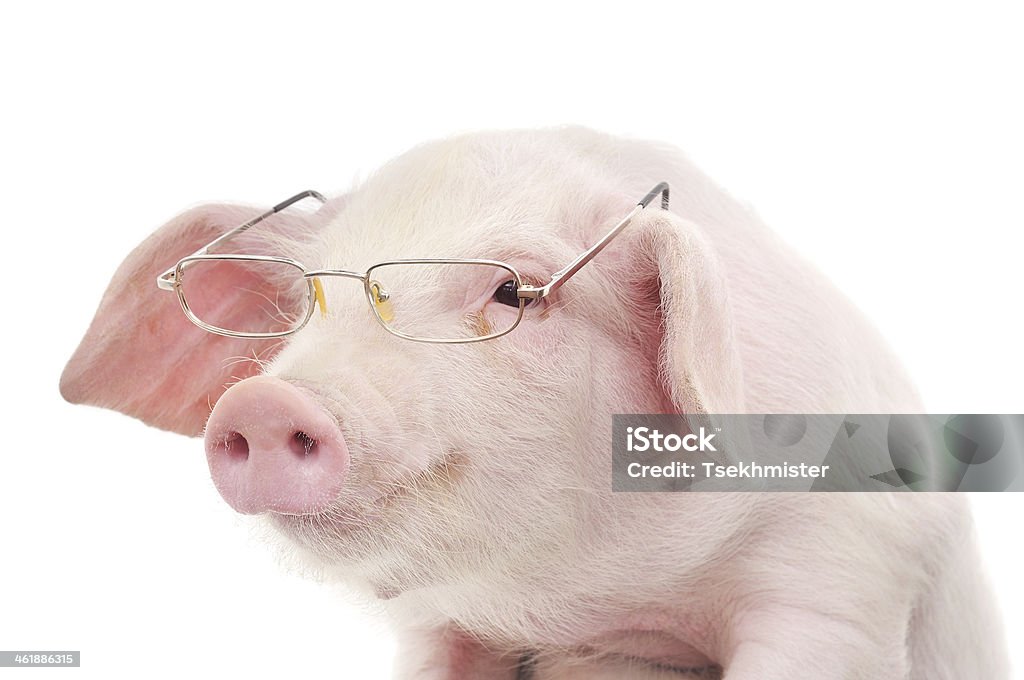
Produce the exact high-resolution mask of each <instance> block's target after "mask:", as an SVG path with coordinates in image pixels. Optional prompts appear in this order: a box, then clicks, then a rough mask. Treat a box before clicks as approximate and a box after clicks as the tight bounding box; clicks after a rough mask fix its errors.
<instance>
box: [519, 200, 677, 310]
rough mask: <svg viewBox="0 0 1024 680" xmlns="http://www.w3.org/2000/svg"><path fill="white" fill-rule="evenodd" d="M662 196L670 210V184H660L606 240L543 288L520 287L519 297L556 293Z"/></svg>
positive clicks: (571, 263) (605, 237) (559, 272)
mask: <svg viewBox="0 0 1024 680" xmlns="http://www.w3.org/2000/svg"><path fill="white" fill-rule="evenodd" d="M658 194H661V207H662V209H663V210H668V195H669V188H668V182H659V183H658V184H657V185H656V186H655V187H654V188H653V189H651V190H650V191H648V192H647V195H646V196H644V197H643V198H642V199H640V202H639V203H637V204H636V207H634V208H633V210H632V211H631V212H630V213H629V214H628V215H626V217H625V218H623V219H622V221H621V222H619V223H618V224H616V225H615V226H614V227H612V230H611V231H609V232H608V233H607V234H605V236H604V238H602V239H601V240H600V241H598V242H597V243H595V244H594V245H592V246H591V247H590V248H589V249H587V250H586V251H585V252H583V253H582V254H581V255H580V256H579V257H577V258H576V259H575V260H573V261H572V262H570V263H569V264H567V265H566V266H565V267H562V268H561V269H559V270H558V271H557V272H555V273H554V274H552V275H551V280H550V281H548V282H547V283H546V284H545V285H543V286H538V287H534V286H520V287H519V297H521V298H526V299H530V300H534V299H537V298H543V297H547V296H548V295H550V294H551V293H553V292H554V291H556V290H558V289H559V288H561V287H562V284H564V283H565V282H566V281H568V280H569V279H570V278H572V275H573V274H575V273H576V272H578V271H579V270H580V269H582V268H583V266H584V265H586V264H587V263H588V262H590V261H591V260H593V259H594V258H595V257H596V256H597V254H598V253H600V252H601V251H602V250H604V248H605V246H607V245H608V244H609V243H611V242H612V239H614V238H615V237H616V236H618V235H619V234H620V233H621V232H622V230H623V229H625V228H626V225H627V224H629V223H630V222H631V221H632V220H633V218H634V217H636V216H637V215H638V214H639V213H640V211H641V210H643V209H644V208H646V207H647V206H648V205H650V204H651V201H653V200H654V198H655V197H656V196H657V195H658Z"/></svg>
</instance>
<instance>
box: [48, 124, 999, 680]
mask: <svg viewBox="0 0 1024 680" xmlns="http://www.w3.org/2000/svg"><path fill="white" fill-rule="evenodd" d="M662 181H664V182H667V183H668V185H669V186H670V187H671V194H670V196H671V202H670V204H669V208H668V209H664V208H663V207H662V205H661V204H660V203H659V201H657V200H654V201H652V202H651V203H650V204H649V205H648V206H647V207H646V208H643V209H641V210H638V211H636V212H635V213H631V211H633V210H634V209H635V208H636V206H637V204H638V199H639V198H640V197H642V196H644V195H645V193H646V192H647V191H648V190H649V189H650V188H651V186H653V185H655V184H656V183H658V182H662ZM260 212H261V210H257V209H251V208H246V207H243V206H233V205H219V204H217V205H205V206H202V207H198V208H195V209H192V210H190V211H188V212H185V213H184V214H182V215H180V216H179V217H177V218H175V219H173V220H171V221H170V222H169V223H168V224H167V225H165V226H163V227H162V228H160V229H159V230H158V231H157V232H156V233H155V234H153V235H152V236H150V237H149V238H148V239H147V240H146V241H144V242H143V243H142V244H141V245H140V246H138V247H137V248H136V249H135V250H134V251H133V252H132V253H131V254H129V255H128V257H127V259H126V260H125V262H124V263H123V264H122V265H121V267H120V268H119V269H118V271H117V272H116V273H115V274H114V277H113V280H112V282H111V284H110V286H109V288H108V289H107V291H106V293H105V294H104V296H103V299H102V301H101V302H100V305H99V309H98V311H97V313H96V316H95V318H94V320H93V322H92V324H91V326H90V327H89V329H88V331H87V333H86V335H85V337H84V339H83V340H82V342H81V344H80V346H79V347H78V349H77V351H76V352H75V353H74V355H73V357H72V358H71V360H70V361H69V363H68V364H67V367H66V368H65V370H64V373H63V375H62V377H61V385H60V388H61V392H62V394H63V396H64V397H65V398H66V399H67V400H68V401H70V402H74V403H86V404H93V405H98V406H102V407H106V408H111V409H116V410H119V411H122V412H124V413H128V414H130V415H132V416H135V417H137V418H140V419H142V420H143V421H145V422H147V423H149V424H151V425H154V426H156V427H159V428H163V429H166V430H171V431H175V432H179V433H182V434H185V435H189V436H197V435H203V436H204V437H205V448H206V454H207V457H208V460H209V464H210V470H211V474H212V477H213V480H214V482H215V484H216V486H217V488H218V490H219V491H220V492H221V494H222V495H223V496H224V498H225V500H226V501H227V502H228V503H229V504H230V505H231V506H232V507H233V508H235V509H236V510H238V511H240V512H242V513H247V514H252V515H256V516H258V517H259V521H261V522H265V523H267V524H268V525H269V526H271V527H273V530H274V531H275V532H279V534H280V535H281V536H283V537H284V538H285V540H287V541H288V544H289V545H290V546H291V549H292V550H293V551H294V552H295V554H296V555H301V556H302V558H303V559H307V560H309V561H310V562H311V563H313V564H315V565H316V566H317V568H318V569H320V570H321V573H323V574H324V575H325V576H326V577H327V578H330V579H336V580H338V581H340V582H344V583H346V584H349V585H350V586H351V587H352V588H354V589H356V590H357V591H359V592H362V593H364V594H365V595H366V596H367V597H369V598H373V599H374V600H375V601H380V602H382V603H383V604H382V606H383V607H384V609H385V610H386V611H387V615H388V618H389V620H390V621H391V622H392V623H393V626H394V630H395V635H396V637H397V639H398V640H399V642H400V653H399V656H398V658H397V660H396V674H397V677H398V678H431V679H436V680H442V679H456V678H459V679H461V678H498V679H507V680H513V679H515V678H519V679H523V678H534V679H536V680H543V679H555V678H562V679H565V678H603V677H608V678H613V677H614V678H664V679H667V678H677V679H678V678H683V677H688V676H691V674H697V675H698V676H699V677H718V674H721V677H724V678H726V679H727V680H792V679H793V678H817V679H820V680H840V679H842V680H861V679H863V680H869V679H870V680H882V679H892V680H895V679H897V678H899V679H907V678H910V679H913V680H925V679H927V680H941V679H949V680H953V679H956V680H963V679H964V678H987V679H993V678H1005V677H1007V672H1008V671H1007V661H1006V655H1005V650H1004V643H1003V638H1002V632H1001V628H1000V623H999V621H998V618H997V616H996V614H995V608H994V606H993V598H992V595H991V593H990V592H989V590H988V587H987V584H986V581H985V578H984V575H983V572H982V569H981V566H980V564H979V558H978V555H977V551H976V547H975V539H974V535H973V529H972V522H971V518H970V513H969V511H968V507H967V505H966V499H965V498H964V497H963V496H962V495H956V494H930V493H802V494H801V493H615V492H612V490H611V473H610V442H611V427H612V418H611V416H612V414H620V413H684V414H703V413H711V414H713V413H876V412H877V413H890V412H891V413H914V412H921V411H922V404H921V401H920V398H919V396H918V394H917V392H916V391H915V388H914V387H913V384H912V382H911V380H910V379H909V378H908V376H907V374H906V373H905V371H904V370H903V368H902V367H901V365H900V363H899V361H898V360H897V358H896V357H895V356H894V354H893V353H892V351H891V350H890V349H889V348H888V347H887V345H886V343H885V341H884V340H883V339H882V337H881V336H880V334H879V333H878V332H877V331H876V330H875V329H874V328H873V327H872V326H871V324H870V323H869V322H868V321H867V320H866V319H865V317H864V316H863V315H862V314H861V313H860V312H859V311H858V310H857V309H856V308H855V307H854V306H853V305H852V304H851V303H850V302H849V301H848V300H847V299H846V298H844V297H843V295H842V294H841V293H840V292H838V291H837V290H836V288H835V287H833V286H832V285H831V284H830V283H829V282H828V281H827V280H826V279H825V278H824V277H823V275H822V274H820V273H819V272H818V271H817V270H816V269H815V268H814V267H813V266H811V265H810V264H809V263H807V262H806V261H804V260H803V259H802V258H801V257H799V256H798V255H797V254H796V253H795V252H794V251H793V250H792V249H791V248H790V247H789V246H787V244H785V243H784V242H783V241H782V240H781V239H780V238H779V237H777V236H776V235H775V234H774V233H773V232H772V231H770V230H769V229H768V228H767V227H766V226H765V225H764V224H763V223H762V222H761V221H760V219H759V218H758V217H757V216H756V214H755V213H754V212H753V211H752V209H750V208H749V207H747V206H745V205H744V204H742V203H740V202H739V201H737V200H736V199H734V198H732V197H731V196H730V195H729V194H727V193H726V192H725V191H723V190H722V189H721V188H719V187H718V186H716V185H715V184H714V183H713V182H712V181H711V180H710V179H709V178H708V177H706V176H705V175H703V174H702V173H701V172H700V171H699V170H698V169H697V168H695V167H694V166H693V165H692V164H691V163H690V162H689V161H688V160H687V159H686V158H685V157H684V156H683V155H682V154H681V153H680V152H679V151H678V150H676V149H674V148H673V147H671V146H669V145H665V144H661V143H655V142H649V141H642V140H634V139H624V138H618V137H614V136H611V135H606V134H603V133H599V132H596V131H592V130H589V129H585V128H580V127H559V128H553V129H541V130H513V131H497V132H477V133H471V134H464V135H461V136H456V137H453V138H449V139H444V140H440V141H435V142H432V143H427V144H424V145H422V146H419V147H417V148H414V149H412V150H410V151H408V152H407V153H405V154H404V155H402V156H400V157H398V158H397V159H395V160H392V161H391V162H389V163H387V164H386V165H384V166H383V167H382V168H380V169H379V170H378V171H376V172H375V173H374V174H373V175H371V176H370V177H369V178H368V179H366V180H365V181H363V182H361V183H359V184H358V185H357V186H354V187H352V188H351V189H350V190H349V191H347V192H345V193H343V194H339V195H338V196H336V197H334V198H331V199H330V200H327V201H326V203H325V204H324V205H323V206H322V207H320V208H319V209H318V210H316V211H313V212H309V211H291V210H282V211H280V212H279V213H277V214H275V215H273V217H272V218H268V219H267V220H266V221H265V223H261V224H259V225H257V226H256V227H254V228H252V229H249V230H248V231H245V232H244V234H242V235H241V236H239V241H238V243H237V244H232V247H237V248H243V247H244V248H245V249H247V250H245V252H254V253H258V254H259V253H262V254H265V255H276V256H286V257H289V258H293V259H294V260H296V261H298V262H301V263H302V264H303V265H304V266H306V267H308V268H310V269H325V270H327V269H332V270H335V271H343V272H350V273H351V272H355V273H359V272H363V271H365V269H366V268H367V267H369V266H370V265H372V264H373V263H376V262H381V261H384V260H393V259H400V258H451V257H454V258H485V259H492V260H499V261H503V262H508V263H510V264H512V265H514V267H515V268H516V269H517V270H518V271H519V272H520V273H521V275H522V280H523V285H524V286H525V285H527V284H528V283H529V284H531V285H534V286H542V285H544V284H545V283H547V282H548V281H549V280H550V278H551V275H552V274H553V273H554V272H556V271H558V270H559V269H561V268H562V267H564V266H565V265H566V264H567V263H569V262H571V261H572V260H573V258H575V257H576V256H577V255H579V254H580V253H582V252H583V251H585V250H586V249H587V248H589V247H590V246H592V245H593V244H595V243H596V242H598V241H599V239H601V238H602V237H603V236H604V235H605V234H606V233H608V231H609V229H611V227H612V226H614V225H616V224H617V223H619V221H620V220H622V219H623V218H624V216H626V215H631V214H632V218H631V219H629V220H628V221H627V223H626V225H625V227H624V228H623V229H622V231H621V233H620V234H619V235H618V236H617V237H616V238H615V239H613V240H612V241H611V242H610V243H609V245H608V246H607V248H605V249H604V250H603V251H602V252H600V253H599V254H597V255H596V256H595V257H594V259H593V260H592V261H591V262H590V263H589V264H587V265H586V266H584V267H583V268H581V269H580V270H579V271H578V272H576V273H575V275H574V276H572V278H571V279H569V280H568V281H566V282H565V283H564V285H562V286H561V287H560V288H559V289H558V290H557V291H555V292H553V293H552V294H551V295H549V296H547V297H544V298H538V299H535V300H531V301H530V302H529V304H527V305H526V307H525V310H524V312H523V318H522V321H521V322H520V323H519V325H518V326H517V327H516V328H515V330H514V331H512V332H510V333H508V334H507V335H504V336H501V337H498V338H494V339H490V340H486V341H482V342H472V343H462V344H432V343H423V342H416V341H412V340H409V339H407V338H402V337H397V336H395V335H394V334H390V333H389V332H388V331H387V329H386V328H384V327H383V326H382V324H381V323H379V322H378V319H375V318H374V313H373V311H372V307H373V304H374V303H373V301H372V299H371V302H370V304H369V305H368V304H367V299H366V297H365V296H364V294H363V291H362V290H361V289H360V287H359V285H358V282H357V281H355V280H353V279H355V278H357V276H356V275H355V274H352V275H339V276H324V277H323V290H322V291H321V292H322V294H323V297H324V298H325V300H324V301H323V302H325V304H324V305H322V306H321V313H313V314H312V316H310V317H309V320H308V322H307V323H306V325H305V326H304V327H303V328H302V329H301V330H299V331H298V332H295V333H292V334H291V335H287V336H281V337H274V338H265V339H264V338H257V339H253V338H246V337H228V336H224V335H219V334H215V333H211V332H208V331H207V330H204V329H202V328H200V327H198V326H197V325H195V324H194V323H192V322H190V320H189V319H187V318H186V315H185V314H184V313H183V310H182V308H181V306H180V304H179V301H178V300H177V299H175V295H174V294H173V293H170V292H168V291H166V290H160V289H159V288H158V286H157V285H156V284H155V283H154V281H155V279H156V278H157V277H158V276H159V275H160V274H161V272H162V271H164V270H166V269H167V268H169V267H173V266H174V265H175V263H176V261H177V260H178V259H179V258H182V257H184V256H186V255H189V254H191V253H193V252H195V251H196V250H197V249H199V248H201V247H202V246H204V245H205V244H207V243H209V242H210V241H212V240H213V239H214V238H216V237H218V236H220V235H222V234H224V233H226V232H228V230H230V229H232V228H233V227H235V226H236V225H239V224H241V223H243V222H245V221H246V220H249V219H250V218H252V217H253V216H255V215H257V214H258V213H260ZM222 252H233V250H232V248H228V249H227V250H225V251H222ZM502 284H503V281H500V280H497V281H491V282H489V283H488V282H487V281H483V282H482V283H480V287H481V288H483V287H485V286H490V287H489V288H486V289H485V290H475V289H474V290H471V291H466V294H465V297H464V298H463V297H460V296H455V297H454V298H452V297H451V296H447V297H446V296H445V295H443V294H441V293H437V295H438V296H437V298H436V299H435V300H434V302H431V303H430V304H433V305H435V306H434V307H432V308H433V309H437V310H440V311H445V312H446V313H447V312H451V311H452V310H453V309H454V311H455V312H457V313H460V314H461V313H466V314H470V313H478V314H480V315H482V316H481V318H486V319H489V320H490V321H488V323H491V325H493V324H494V323H499V324H507V323H508V321H509V318H510V317H509V315H510V314H512V315H514V314H515V309H514V308H513V307H512V306H511V305H509V304H507V299H505V298H503V297H502V291H501V285H502ZM410 285H412V284H410ZM492 288H493V291H494V292H493V293H492V292H491V290H492ZM321 292H318V295H320V293H321ZM481 296H482V297H481ZM470 298H472V299H473V300H474V302H472V304H470V302H468V300H470ZM225 304H228V305H230V304H231V301H230V300H228V301H225ZM446 305H447V306H448V307H445V306H446ZM460 305H462V306H463V307H465V308H463V307H460ZM466 305H470V307H472V308H470V307H466ZM238 313H239V314H243V313H244V312H242V311H239V312H238ZM495 320H496V321H495ZM492 322H493V323H492ZM489 327H490V326H488V328H489ZM479 332H481V333H482V332H485V331H484V330H481V331H479ZM211 407H212V412H211ZM338 673H339V676H340V677H345V672H344V669H339V671H338Z"/></svg>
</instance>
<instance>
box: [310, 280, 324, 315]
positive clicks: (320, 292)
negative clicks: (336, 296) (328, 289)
mask: <svg viewBox="0 0 1024 680" xmlns="http://www.w3.org/2000/svg"><path fill="white" fill-rule="evenodd" d="M313 293H314V294H315V295H316V304H317V306H318V307H319V308H320V318H322V319H326V318H327V298H325V297H324V286H323V284H322V283H320V279H318V278H316V277H314V278H313Z"/></svg>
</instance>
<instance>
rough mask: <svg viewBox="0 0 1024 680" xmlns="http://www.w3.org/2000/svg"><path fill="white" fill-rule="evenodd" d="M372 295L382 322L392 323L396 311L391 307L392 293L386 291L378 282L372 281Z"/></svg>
mask: <svg viewBox="0 0 1024 680" xmlns="http://www.w3.org/2000/svg"><path fill="white" fill-rule="evenodd" d="M370 295H371V297H372V298H373V306H374V307H375V308H376V309H377V315H378V316H380V319H381V321H383V322H384V323H390V322H391V321H393V320H394V318H395V310H394V309H393V308H392V307H391V303H390V302H389V300H390V299H391V295H390V293H388V292H387V291H386V290H384V288H383V286H381V285H380V283H379V282H377V281H370Z"/></svg>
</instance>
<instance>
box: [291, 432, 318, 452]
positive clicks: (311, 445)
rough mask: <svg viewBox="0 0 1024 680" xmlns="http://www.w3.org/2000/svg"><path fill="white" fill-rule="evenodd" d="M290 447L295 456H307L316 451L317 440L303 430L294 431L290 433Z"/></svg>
mask: <svg viewBox="0 0 1024 680" xmlns="http://www.w3.org/2000/svg"><path fill="white" fill-rule="evenodd" d="M291 449H292V452H293V453H294V454H295V455H297V456H303V457H305V456H309V455H312V454H314V453H316V450H317V441H316V440H315V439H313V438H312V437H310V436H309V435H308V434H306V433H305V432H296V433H295V434H293V435H292V440H291Z"/></svg>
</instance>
